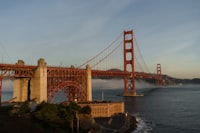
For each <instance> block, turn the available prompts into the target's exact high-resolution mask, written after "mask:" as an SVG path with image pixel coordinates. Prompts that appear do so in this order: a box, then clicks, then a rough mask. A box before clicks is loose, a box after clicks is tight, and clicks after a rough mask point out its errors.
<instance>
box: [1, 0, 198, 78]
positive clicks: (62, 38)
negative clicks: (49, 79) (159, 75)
mask: <svg viewBox="0 0 200 133" xmlns="http://www.w3.org/2000/svg"><path fill="white" fill-rule="evenodd" d="M129 29H133V31H134V33H135V37H136V39H137V43H138V44H139V46H140V49H141V51H142V53H143V57H144V59H145V61H146V63H147V65H148V66H149V69H150V70H151V71H152V72H155V66H156V64H157V63H161V64H162V71H163V73H164V74H168V75H170V76H174V77H181V78H195V77H198V78H200V44H199V42H200V0H32V1H31V0H1V1H0V57H1V62H4V63H15V62H16V61H17V60H18V59H23V60H24V61H25V62H26V64H36V63H37V60H38V59H39V58H41V57H42V58H45V60H46V61H47V63H48V64H49V65H59V64H60V63H61V62H62V65H64V66H70V65H71V64H81V63H83V62H84V61H85V60H86V59H89V58H90V57H92V56H94V55H95V54H96V53H98V52H99V51H101V50H102V49H104V48H105V47H106V46H107V45H108V44H109V43H110V42H112V41H113V40H114V39H115V38H116V37H117V36H118V35H119V34H120V33H122V32H123V31H124V30H129ZM88 49H89V50H88Z"/></svg>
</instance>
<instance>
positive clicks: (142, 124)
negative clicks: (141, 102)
mask: <svg viewBox="0 0 200 133" xmlns="http://www.w3.org/2000/svg"><path fill="white" fill-rule="evenodd" d="M135 117H136V120H137V122H138V123H137V129H136V130H134V131H133V132H132V133H151V132H152V130H153V124H152V122H150V121H148V120H145V119H144V118H142V117H139V116H135Z"/></svg>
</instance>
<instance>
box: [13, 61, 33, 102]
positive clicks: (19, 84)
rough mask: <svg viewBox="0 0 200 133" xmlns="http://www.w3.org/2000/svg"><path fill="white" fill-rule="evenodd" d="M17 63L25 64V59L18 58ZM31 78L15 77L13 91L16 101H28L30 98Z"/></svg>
mask: <svg viewBox="0 0 200 133" xmlns="http://www.w3.org/2000/svg"><path fill="white" fill-rule="evenodd" d="M16 65H20V66H23V65H24V61H23V60H18V62H17V63H16ZM29 80H30V78H16V79H14V91H13V98H15V100H14V101H16V102H18V101H21V102H23V101H26V100H27V98H28V82H29Z"/></svg>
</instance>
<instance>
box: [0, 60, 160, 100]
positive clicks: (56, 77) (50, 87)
mask: <svg viewBox="0 0 200 133" xmlns="http://www.w3.org/2000/svg"><path fill="white" fill-rule="evenodd" d="M40 61H41V62H40ZM41 64H42V65H41ZM43 65H44V66H43ZM40 66H42V71H43V70H44V71H46V78H40V77H39V79H38V75H39V76H41V72H42V71H41V70H38V68H39V67H40ZM45 66H46V62H44V59H39V60H38V66H33V65H24V62H23V61H21V60H19V61H18V63H16V64H0V99H1V95H2V80H3V79H13V80H14V94H13V97H15V95H17V96H18V97H20V99H19V98H18V100H19V101H25V100H27V97H28V96H27V93H30V92H27V86H29V87H30V84H31V87H32V88H45V86H46V90H45V89H44V90H43V89H40V90H35V91H34V92H31V93H33V94H35V93H37V94H35V96H34V97H32V98H35V97H37V98H38V97H40V98H38V99H41V100H42V99H43V100H44V99H45V97H47V98H46V99H47V100H49V101H52V100H53V98H54V97H55V95H56V93H57V92H58V91H59V90H63V91H64V93H65V94H66V96H67V97H68V98H69V99H70V100H74V99H77V100H79V101H88V100H91V97H92V95H91V94H90V93H91V90H90V89H89V90H88V89H85V88H88V86H89V88H92V86H91V85H90V84H91V81H90V80H91V79H92V78H98V77H99V78H100V77H119V78H124V77H131V76H132V75H131V74H132V73H131V72H130V73H129V72H126V73H125V72H123V71H114V70H113V71H111V70H108V71H106V70H105V71H102V70H90V75H91V76H90V75H89V77H88V72H87V69H79V68H75V67H73V66H72V67H56V66H46V67H45ZM43 67H44V68H45V69H43ZM37 71H40V72H39V74H35V73H36V72H37ZM134 75H135V78H140V79H143V78H144V79H145V78H149V79H159V77H158V75H157V74H149V73H143V72H135V73H134ZM36 77H37V78H36ZM89 79H90V80H89ZM41 80H46V81H44V82H43V81H41ZM30 82H31V83H30ZM34 84H35V85H34ZM45 84H46V85H45ZM24 86H25V88H24ZM41 86H43V87H41ZM80 86H81V87H80ZM66 87H67V88H68V89H65V88H66ZM73 87H74V88H77V89H74V90H72V88H73ZM21 88H24V89H21ZM29 89H30V88H29ZM18 90H19V91H21V92H18ZM32 90H33V89H32ZM29 91H30V90H29ZM45 91H47V94H46V95H44V96H43V98H41V96H42V95H43V94H42V93H45ZM18 93H20V94H18ZM38 93H39V94H38ZM75 93H77V94H78V93H79V94H78V96H77V94H75ZM80 93H81V94H80ZM88 96H90V98H88ZM41 100H39V102H41Z"/></svg>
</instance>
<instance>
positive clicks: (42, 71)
mask: <svg viewBox="0 0 200 133" xmlns="http://www.w3.org/2000/svg"><path fill="white" fill-rule="evenodd" d="M31 99H36V101H37V102H42V101H45V102H46V101H47V64H46V62H45V61H44V59H39V60H38V65H37V68H36V70H35V72H34V76H33V77H32V79H31Z"/></svg>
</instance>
